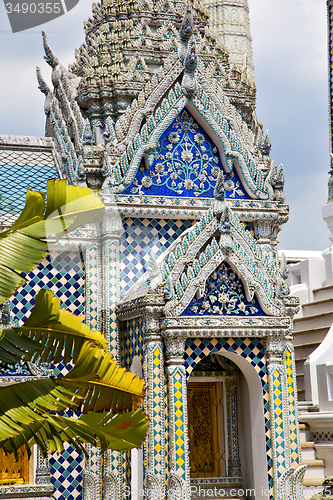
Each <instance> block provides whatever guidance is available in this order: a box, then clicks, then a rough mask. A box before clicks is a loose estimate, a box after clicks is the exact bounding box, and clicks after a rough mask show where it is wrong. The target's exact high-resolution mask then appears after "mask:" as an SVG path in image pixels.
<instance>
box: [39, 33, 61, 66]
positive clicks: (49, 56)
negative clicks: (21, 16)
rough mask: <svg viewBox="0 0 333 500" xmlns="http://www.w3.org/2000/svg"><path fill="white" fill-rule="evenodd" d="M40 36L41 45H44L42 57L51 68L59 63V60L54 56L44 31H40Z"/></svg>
mask: <svg viewBox="0 0 333 500" xmlns="http://www.w3.org/2000/svg"><path fill="white" fill-rule="evenodd" d="M42 36H43V45H44V52H45V56H44V59H45V61H46V62H47V64H49V65H50V66H51V68H55V67H56V66H57V65H58V64H59V60H58V59H57V58H56V57H55V55H54V54H53V52H52V50H51V48H50V46H49V44H48V41H47V36H46V33H45V31H42Z"/></svg>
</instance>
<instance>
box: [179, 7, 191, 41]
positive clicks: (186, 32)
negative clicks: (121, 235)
mask: <svg viewBox="0 0 333 500" xmlns="http://www.w3.org/2000/svg"><path fill="white" fill-rule="evenodd" d="M192 33H193V15H192V9H191V6H190V5H189V4H187V5H186V6H185V13H184V17H183V21H182V24H181V27H180V38H181V40H182V41H183V42H187V41H188V40H189V39H190V38H191V36H192Z"/></svg>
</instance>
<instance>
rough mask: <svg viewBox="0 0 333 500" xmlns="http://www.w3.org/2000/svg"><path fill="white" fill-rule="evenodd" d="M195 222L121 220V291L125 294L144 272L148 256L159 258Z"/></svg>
mask: <svg viewBox="0 0 333 500" xmlns="http://www.w3.org/2000/svg"><path fill="white" fill-rule="evenodd" d="M194 223H195V221H191V220H174V219H148V218H147V219H146V218H144V219H138V218H125V219H123V228H124V233H123V236H122V239H121V242H120V249H119V252H120V288H121V295H124V294H125V293H126V292H127V291H128V290H129V289H130V288H131V287H132V286H133V285H134V284H135V283H136V282H137V281H138V279H139V278H141V276H142V275H143V274H144V273H145V271H146V269H145V266H146V265H147V262H148V258H149V254H150V252H151V251H153V252H154V253H155V255H156V257H159V256H160V255H161V254H162V253H163V252H164V251H165V250H166V249H167V248H169V246H170V245H171V244H172V243H173V242H174V241H175V240H176V239H177V238H178V236H180V235H181V234H182V233H183V232H184V231H185V230H186V229H188V228H189V227H191V226H192V225H193V224H194Z"/></svg>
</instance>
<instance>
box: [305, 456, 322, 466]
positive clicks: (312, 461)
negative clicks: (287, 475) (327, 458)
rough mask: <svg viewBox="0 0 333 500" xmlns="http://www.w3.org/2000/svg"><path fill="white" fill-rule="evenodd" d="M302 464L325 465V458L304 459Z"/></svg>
mask: <svg viewBox="0 0 333 500" xmlns="http://www.w3.org/2000/svg"><path fill="white" fill-rule="evenodd" d="M302 465H307V467H308V468H309V467H312V468H313V467H325V462H324V460H319V459H318V458H316V459H314V460H302Z"/></svg>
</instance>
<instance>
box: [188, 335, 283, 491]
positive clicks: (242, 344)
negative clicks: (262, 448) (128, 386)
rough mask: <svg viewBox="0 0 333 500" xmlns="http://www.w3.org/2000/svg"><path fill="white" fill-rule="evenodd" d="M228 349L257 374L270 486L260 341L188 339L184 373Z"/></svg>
mask: <svg viewBox="0 0 333 500" xmlns="http://www.w3.org/2000/svg"><path fill="white" fill-rule="evenodd" d="M220 351H229V352H234V353H236V354H239V355H240V356H242V357H243V358H245V359H247V361H248V362H249V363H251V365H252V366H253V367H254V368H255V370H256V372H257V373H258V375H259V378H260V381H261V385H262V391H263V403H264V421H265V437H266V452H267V465H268V482H269V485H270V486H271V487H272V486H273V482H274V476H273V459H272V448H271V446H272V440H271V428H270V407H269V389H268V376H267V366H266V359H265V354H264V352H265V349H264V345H263V343H262V341H261V340H260V339H255V338H252V339H251V338H247V339H232V338H229V339H227V338H226V339H188V340H187V341H186V344H185V354H184V361H185V368H186V375H187V377H189V375H190V374H191V373H192V371H193V369H194V368H195V366H196V365H197V364H198V363H199V362H200V361H201V360H202V359H203V358H204V357H206V356H208V355H209V354H211V353H214V352H220Z"/></svg>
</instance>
